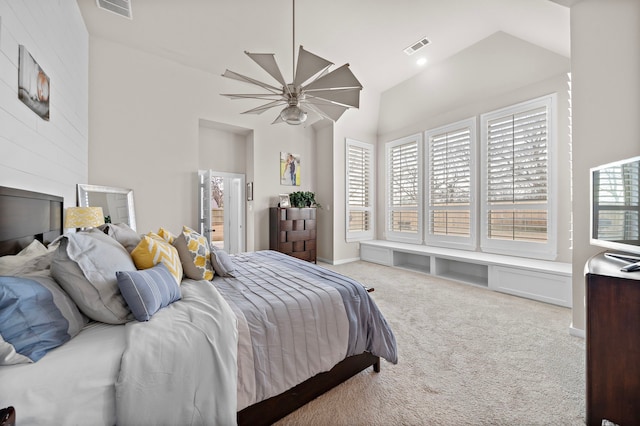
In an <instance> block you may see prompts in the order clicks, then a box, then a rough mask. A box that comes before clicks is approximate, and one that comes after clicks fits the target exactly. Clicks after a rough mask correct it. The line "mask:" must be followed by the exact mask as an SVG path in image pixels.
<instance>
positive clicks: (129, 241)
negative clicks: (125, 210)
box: [98, 223, 141, 253]
mask: <svg viewBox="0 0 640 426" xmlns="http://www.w3.org/2000/svg"><path fill="white" fill-rule="evenodd" d="M98 229H100V230H102V231H103V232H104V233H105V234H107V235H108V236H110V237H111V238H113V239H115V240H116V241H117V242H119V243H120V244H122V246H123V247H124V248H126V249H127V251H128V252H129V253H131V252H132V251H133V249H134V248H136V246H137V245H138V244H139V243H140V240H141V237H140V235H138V234H137V233H136V231H134V230H133V229H131V228H130V227H129V225H127V224H126V223H105V224H104V225H100V226H99V227H98Z"/></svg>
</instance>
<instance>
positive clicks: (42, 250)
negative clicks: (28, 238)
mask: <svg viewBox="0 0 640 426" xmlns="http://www.w3.org/2000/svg"><path fill="white" fill-rule="evenodd" d="M45 254H47V248H46V247H45V246H44V244H42V243H41V242H40V241H38V240H33V241H32V242H31V243H30V244H29V245H28V246H26V247H25V248H23V249H22V250H20V252H19V253H18V254H16V255H13V256H2V257H0V275H15V274H14V273H13V271H14V270H15V269H16V268H18V267H21V266H22V265H23V264H24V263H26V262H27V261H29V260H31V259H34V258H36V257H39V256H42V255H45Z"/></svg>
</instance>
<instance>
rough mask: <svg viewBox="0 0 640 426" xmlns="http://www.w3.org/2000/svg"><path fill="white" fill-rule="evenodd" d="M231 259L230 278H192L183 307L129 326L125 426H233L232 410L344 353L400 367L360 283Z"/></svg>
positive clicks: (282, 259)
mask: <svg viewBox="0 0 640 426" xmlns="http://www.w3.org/2000/svg"><path fill="white" fill-rule="evenodd" d="M232 259H233V263H234V267H235V270H234V271H233V275H234V277H220V276H216V277H215V278H214V280H213V281H212V282H207V281H197V282H194V281H189V280H186V281H185V282H183V284H182V295H183V298H182V300H180V301H178V302H175V303H174V304H172V305H170V306H169V307H167V308H165V309H163V310H161V311H160V312H158V313H157V314H156V315H154V317H153V318H152V319H151V320H150V321H149V322H147V323H130V324H127V349H126V351H125V353H124V355H123V360H122V369H121V374H120V379H119V380H118V383H117V384H116V390H117V392H116V395H117V401H116V407H117V412H118V423H119V424H217V425H226V424H234V423H235V412H236V410H238V411H239V410H241V409H243V408H245V407H246V406H249V405H251V404H253V403H255V402H258V401H261V400H263V399H266V398H269V397H271V396H274V395H277V394H279V393H282V392H284V391H285V390H287V389H289V388H291V387H293V386H295V385H297V384H299V383H301V382H303V381H304V380H306V379H308V378H310V377H312V376H314V375H316V374H318V373H320V372H323V371H328V370H329V369H331V368H332V367H333V366H334V365H335V364H337V363H338V362H339V361H341V360H342V359H344V358H345V357H346V356H350V355H356V354H360V353H363V352H371V353H372V354H374V355H377V356H380V357H382V358H384V359H386V360H387V361H389V362H392V363H396V362H397V351H396V342H395V337H394V335H393V332H392V331H391V329H390V328H389V326H388V324H387V322H386V320H385V319H384V317H383V316H382V315H381V313H380V311H379V310H378V308H377V306H376V305H375V303H374V302H373V300H372V299H371V298H370V297H369V294H368V293H367V292H366V290H365V289H364V287H363V286H362V285H361V284H359V283H358V282H356V281H354V280H352V279H350V278H348V277H345V276H343V275H340V274H338V273H335V272H333V271H330V270H327V269H324V268H320V267H318V266H316V265H313V264H310V263H308V262H304V261H300V260H298V259H295V258H292V257H289V256H286V255H283V254H281V253H278V252H273V251H260V252H254V253H243V254H238V255H235V256H232ZM220 296H222V297H220ZM231 364H233V365H231ZM172 366H173V367H172ZM231 376H233V377H231Z"/></svg>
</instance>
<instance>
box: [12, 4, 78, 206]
mask: <svg viewBox="0 0 640 426" xmlns="http://www.w3.org/2000/svg"><path fill="white" fill-rule="evenodd" d="M88 43H89V36H88V34H87V30H86V28H85V25H84V21H83V20H82V16H81V14H80V10H79V8H78V5H77V4H76V2H75V1H74V0H60V1H56V2H53V1H50V0H29V1H23V0H0V153H1V155H0V185H3V186H9V187H14V188H21V189H27V190H30V191H37V192H44V193H48V194H53V195H58V196H62V197H64V200H65V206H67V207H68V206H73V205H75V204H76V195H75V194H76V183H78V182H84V181H86V179H87V173H88V158H87V149H88V133H89V131H88V63H89V52H88ZM19 45H24V46H25V47H26V48H27V50H28V51H29V53H30V54H31V56H33V58H34V59H35V61H36V62H37V63H38V64H39V65H40V67H41V68H42V69H43V70H44V71H45V73H46V74H47V75H48V76H49V79H50V103H49V106H50V119H49V121H45V120H43V119H42V118H40V117H39V116H38V115H36V114H35V113H34V112H33V111H31V110H30V109H29V108H28V107H27V106H26V105H25V104H24V103H22V101H20V100H19V99H18V46H19Z"/></svg>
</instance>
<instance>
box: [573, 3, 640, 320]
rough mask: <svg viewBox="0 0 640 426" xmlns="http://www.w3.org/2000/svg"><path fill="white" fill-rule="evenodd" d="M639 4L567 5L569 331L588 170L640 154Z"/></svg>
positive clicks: (578, 284) (577, 289) (576, 302)
mask: <svg viewBox="0 0 640 426" xmlns="http://www.w3.org/2000/svg"><path fill="white" fill-rule="evenodd" d="M639 41H640V1H637V0H614V1H608V0H582V1H580V2H578V3H576V4H575V5H574V6H572V7H571V69H572V72H571V75H572V81H573V146H574V151H573V182H574V185H573V190H574V199H573V211H574V242H575V244H574V249H573V306H574V309H573V327H574V328H576V329H579V330H584V329H585V312H584V275H583V273H584V266H585V263H586V262H587V260H588V259H589V257H591V256H593V255H594V254H596V253H599V252H601V251H603V249H602V248H597V247H593V246H590V245H589V207H590V204H589V169H590V168H591V167H594V166H597V165H600V164H604V163H608V162H611V161H616V160H621V159H624V158H629V157H633V156H637V155H640V120H639V119H638V117H640V49H639V48H638V42H639Z"/></svg>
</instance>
